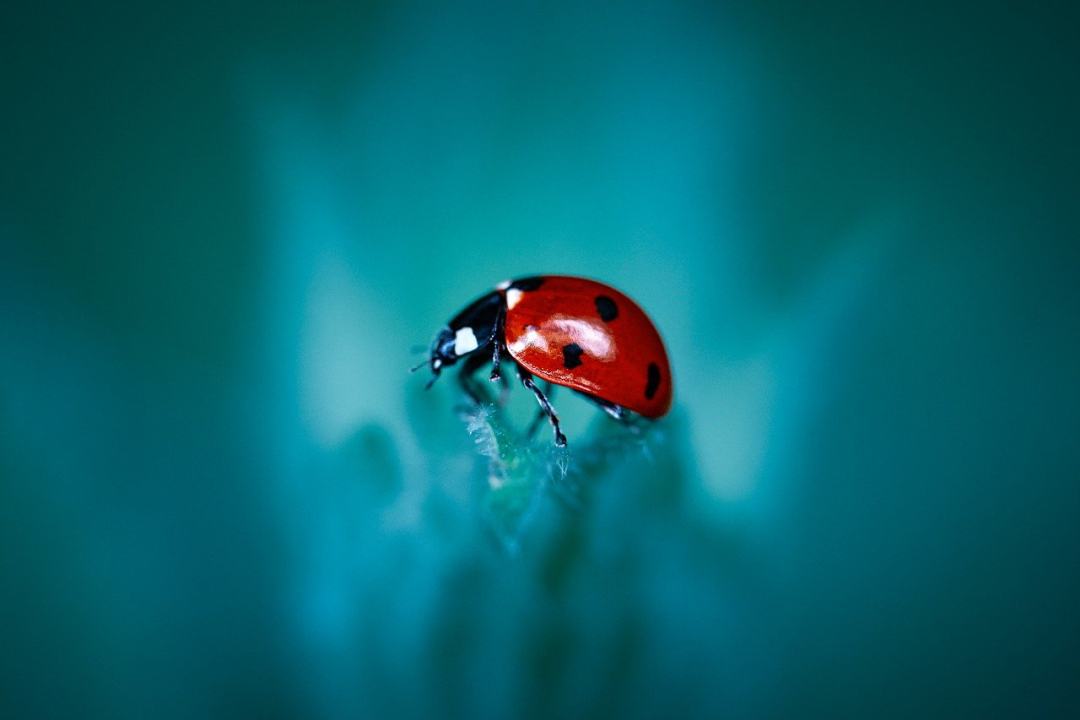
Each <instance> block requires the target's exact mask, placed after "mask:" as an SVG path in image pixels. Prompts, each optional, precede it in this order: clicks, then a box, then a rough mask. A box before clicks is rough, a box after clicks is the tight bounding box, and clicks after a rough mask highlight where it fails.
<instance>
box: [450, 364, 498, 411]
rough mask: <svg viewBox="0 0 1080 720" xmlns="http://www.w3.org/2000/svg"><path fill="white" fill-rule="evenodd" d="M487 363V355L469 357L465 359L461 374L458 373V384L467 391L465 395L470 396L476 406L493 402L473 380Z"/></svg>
mask: <svg viewBox="0 0 1080 720" xmlns="http://www.w3.org/2000/svg"><path fill="white" fill-rule="evenodd" d="M487 361H488V358H487V355H485V354H483V353H475V354H473V355H469V356H468V357H467V358H466V359H465V363H464V364H463V365H462V366H461V372H459V373H458V382H459V383H460V384H461V389H462V390H464V391H465V394H466V395H468V396H469V399H470V400H472V401H473V403H474V404H476V405H483V404H484V403H485V402H491V398H490V397H488V394H487V391H486V390H484V388H482V387H480V386H478V385H477V384H476V382H475V381H474V380H473V373H475V372H476V371H477V370H479V369H480V368H481V367H483V365H484V364H485V363H486V362H487Z"/></svg>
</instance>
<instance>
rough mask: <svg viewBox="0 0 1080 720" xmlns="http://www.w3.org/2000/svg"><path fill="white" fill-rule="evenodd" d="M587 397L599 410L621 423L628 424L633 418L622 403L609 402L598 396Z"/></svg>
mask: <svg viewBox="0 0 1080 720" xmlns="http://www.w3.org/2000/svg"><path fill="white" fill-rule="evenodd" d="M589 399H590V400H592V401H593V402H594V403H596V405H597V406H598V407H599V408H600V409H601V410H603V411H604V412H606V413H607V414H608V415H610V416H611V417H613V418H614V419H616V420H618V421H619V422H620V423H622V424H623V425H629V424H630V423H631V421H632V420H633V415H632V414H631V413H630V411H629V410H627V409H626V408H624V407H623V406H622V405H616V404H615V403H610V402H608V401H607V400H601V399H600V398H595V397H590V398H589Z"/></svg>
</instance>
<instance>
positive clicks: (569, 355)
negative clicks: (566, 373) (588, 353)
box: [562, 343, 585, 370]
mask: <svg viewBox="0 0 1080 720" xmlns="http://www.w3.org/2000/svg"><path fill="white" fill-rule="evenodd" d="M583 352H585V351H584V350H582V349H581V346H580V345H578V344H577V343H570V344H569V345H563V349H562V357H563V365H565V366H566V369H567V370H573V369H574V368H576V367H577V366H578V365H580V364H581V354H582V353H583Z"/></svg>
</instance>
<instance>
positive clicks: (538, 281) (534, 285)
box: [510, 276, 544, 292]
mask: <svg viewBox="0 0 1080 720" xmlns="http://www.w3.org/2000/svg"><path fill="white" fill-rule="evenodd" d="M543 284H544V278H542V277H539V276H538V277H527V278H521V279H519V280H515V281H514V282H512V283H510V287H511V288H513V289H514V290H521V291H522V292H532V291H533V290H536V289H538V288H539V287H540V286H541V285H543Z"/></svg>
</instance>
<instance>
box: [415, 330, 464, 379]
mask: <svg viewBox="0 0 1080 720" xmlns="http://www.w3.org/2000/svg"><path fill="white" fill-rule="evenodd" d="M457 361H458V354H457V348H456V342H455V335H454V331H453V330H451V329H450V328H448V327H444V328H443V329H442V330H440V331H439V334H438V335H436V336H435V339H434V340H433V341H432V342H431V353H430V354H429V355H428V360H427V363H426V364H427V365H428V366H430V367H431V375H432V377H431V380H429V381H428V384H427V386H428V387H431V385H432V384H433V383H434V382H435V381H436V380H438V379H439V373H440V372H442V369H443V368H444V367H446V366H447V365H453V364H454V363H456V362H457ZM421 367H423V365H421Z"/></svg>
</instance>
